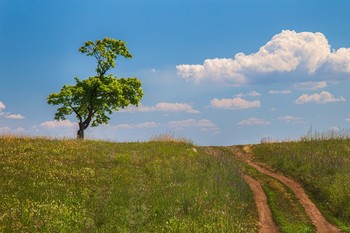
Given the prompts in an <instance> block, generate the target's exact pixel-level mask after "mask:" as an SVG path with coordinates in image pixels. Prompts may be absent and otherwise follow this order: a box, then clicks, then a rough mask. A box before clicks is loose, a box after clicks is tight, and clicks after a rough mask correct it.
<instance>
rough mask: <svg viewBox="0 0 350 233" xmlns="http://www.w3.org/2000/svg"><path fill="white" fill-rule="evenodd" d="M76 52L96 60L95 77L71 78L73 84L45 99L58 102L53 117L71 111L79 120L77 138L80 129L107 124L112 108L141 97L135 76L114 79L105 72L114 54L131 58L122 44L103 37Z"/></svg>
mask: <svg viewBox="0 0 350 233" xmlns="http://www.w3.org/2000/svg"><path fill="white" fill-rule="evenodd" d="M79 51H80V52H81V53H83V54H86V55H87V56H93V57H94V58H95V59H96V60H97V68H96V73H97V75H96V76H93V77H90V78H88V79H85V80H82V81H81V80H79V79H78V78H75V82H76V84H75V85H64V86H63V88H62V89H61V91H60V92H59V93H52V94H50V95H49V97H48V98H47V102H48V104H51V105H60V106H61V107H59V108H58V110H57V112H56V113H55V119H56V120H65V119H66V116H67V115H71V114H73V113H74V114H75V115H76V117H77V119H78V121H79V130H78V138H84V130H85V129H87V128H88V127H89V126H90V123H91V125H92V126H98V125H99V124H107V123H108V121H109V119H110V118H109V117H108V116H107V115H106V113H108V114H112V112H113V111H118V110H119V109H120V108H124V107H126V106H128V105H130V104H132V105H136V106H137V105H138V104H139V102H140V101H141V99H142V97H143V90H142V89H141V82H140V80H138V79H137V78H117V77H115V76H114V75H112V74H110V75H107V76H106V75H105V74H106V72H107V71H108V70H109V69H111V68H114V67H115V66H116V64H115V59H117V57H118V55H121V56H123V57H125V58H131V57H132V56H131V54H130V53H129V51H128V49H127V47H126V43H125V42H123V41H121V40H115V39H112V38H107V37H106V38H104V39H103V40H97V41H96V42H92V41H87V42H85V44H84V46H82V47H81V48H80V49H79Z"/></svg>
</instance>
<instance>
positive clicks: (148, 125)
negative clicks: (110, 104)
mask: <svg viewBox="0 0 350 233" xmlns="http://www.w3.org/2000/svg"><path fill="white" fill-rule="evenodd" d="M159 125H160V124H158V123H156V122H153V121H152V122H143V123H138V124H118V125H115V126H112V128H114V129H136V128H139V129H140V128H154V127H158V126H159Z"/></svg>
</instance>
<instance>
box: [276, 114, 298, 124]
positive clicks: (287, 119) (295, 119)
mask: <svg viewBox="0 0 350 233" xmlns="http://www.w3.org/2000/svg"><path fill="white" fill-rule="evenodd" d="M278 120H281V121H284V122H286V123H290V122H300V121H301V118H300V117H296V116H291V115H286V116H283V117H279V118H278Z"/></svg>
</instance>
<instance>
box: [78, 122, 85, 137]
mask: <svg viewBox="0 0 350 233" xmlns="http://www.w3.org/2000/svg"><path fill="white" fill-rule="evenodd" d="M77 139H80V140H84V126H83V124H79V130H78V132H77Z"/></svg>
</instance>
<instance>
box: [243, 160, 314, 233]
mask: <svg viewBox="0 0 350 233" xmlns="http://www.w3.org/2000/svg"><path fill="white" fill-rule="evenodd" d="M242 166H244V167H245V170H246V172H247V173H248V174H249V175H250V176H252V177H253V178H254V179H256V180H258V181H259V183H260V184H261V186H262V188H263V189H264V192H265V194H266V196H267V201H268V204H269V207H270V209H271V213H272V217H273V219H274V222H275V223H276V225H277V227H278V228H279V230H280V232H285V233H294V232H298V233H303V232H304V233H306V232H308V233H309V232H316V230H315V227H314V226H313V225H312V222H311V221H310V219H309V218H308V216H307V215H306V213H305V210H304V208H303V207H302V206H301V204H300V203H299V201H298V199H297V198H296V197H295V195H294V193H293V191H292V190H290V189H289V188H288V187H287V186H286V185H284V184H283V183H281V182H280V181H278V180H277V179H275V178H272V177H270V176H267V175H265V174H262V173H260V172H258V171H257V170H256V169H255V168H253V167H250V166H248V165H246V164H242Z"/></svg>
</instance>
